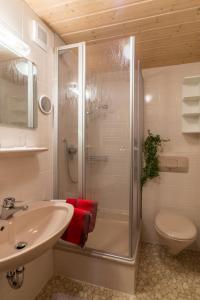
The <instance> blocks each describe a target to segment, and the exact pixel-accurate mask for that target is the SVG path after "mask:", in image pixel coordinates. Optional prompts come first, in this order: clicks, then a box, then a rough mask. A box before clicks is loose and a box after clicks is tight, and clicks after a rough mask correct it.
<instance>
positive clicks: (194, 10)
mask: <svg viewBox="0 0 200 300" xmlns="http://www.w3.org/2000/svg"><path fill="white" fill-rule="evenodd" d="M25 1H26V2H27V3H28V4H29V5H30V6H31V8H32V9H33V10H34V11H35V12H36V13H37V14H38V15H39V16H40V17H41V18H42V19H43V20H44V21H45V22H46V23H47V24H48V25H49V26H50V27H51V28H52V29H53V30H54V31H55V32H57V33H58V34H59V35H60V37H61V38H62V39H63V40H64V41H65V42H66V43H67V44H69V43H76V42H80V41H91V42H95V41H100V40H107V39H113V38H116V37H121V36H129V35H135V36H136V46H137V53H138V57H139V59H140V60H141V62H142V67H143V68H150V67H157V66H165V65H173V64H181V63H190V62H196V61H200V0H25Z"/></svg>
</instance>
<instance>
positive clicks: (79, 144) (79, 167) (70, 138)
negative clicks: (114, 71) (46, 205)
mask: <svg viewBox="0 0 200 300" xmlns="http://www.w3.org/2000/svg"><path fill="white" fill-rule="evenodd" d="M84 47H85V44H84V43H80V44H76V45H69V46H64V47H63V48H62V49H59V52H58V83H59V84H58V196H59V198H60V199H66V198H74V197H82V196H83V190H84V183H83V178H84V176H83V168H84V164H83V161H84V158H83V156H84V134H83V132H84V128H83V127H84V123H83V117H84V113H83V108H84V63H83V62H84V55H85V54H84V49H85V48H84Z"/></svg>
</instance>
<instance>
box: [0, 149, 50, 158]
mask: <svg viewBox="0 0 200 300" xmlns="http://www.w3.org/2000/svg"><path fill="white" fill-rule="evenodd" d="M44 151H48V148H45V147H13V148H0V159H1V158H4V157H16V156H17V157H19V156H28V155H34V154H38V153H41V152H44Z"/></svg>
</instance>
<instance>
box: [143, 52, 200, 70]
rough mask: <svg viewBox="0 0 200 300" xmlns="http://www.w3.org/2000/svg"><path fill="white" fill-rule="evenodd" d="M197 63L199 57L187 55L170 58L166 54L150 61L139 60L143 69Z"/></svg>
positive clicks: (199, 59)
mask: <svg viewBox="0 0 200 300" xmlns="http://www.w3.org/2000/svg"><path fill="white" fill-rule="evenodd" d="M199 61H200V55H193V56H191V55H188V54H183V55H179V57H177V56H175V55H174V56H171V57H170V58H169V57H168V55H167V54H165V55H162V56H159V57H154V58H151V59H143V58H141V63H142V68H143V69H147V68H156V67H163V66H170V65H179V64H186V63H194V62H199Z"/></svg>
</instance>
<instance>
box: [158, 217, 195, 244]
mask: <svg viewBox="0 0 200 300" xmlns="http://www.w3.org/2000/svg"><path fill="white" fill-rule="evenodd" d="M155 226H156V227H157V229H158V230H159V231H160V232H161V233H163V234H164V235H167V236H169V237H170V238H172V239H177V240H190V239H194V238H195V236H196V234H197V229H196V226H195V225H194V223H193V222H192V221H191V220H190V219H189V218H187V217H185V216H182V215H179V214H176V213H173V212H168V211H162V212H160V213H158V215H157V216H156V219H155Z"/></svg>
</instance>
